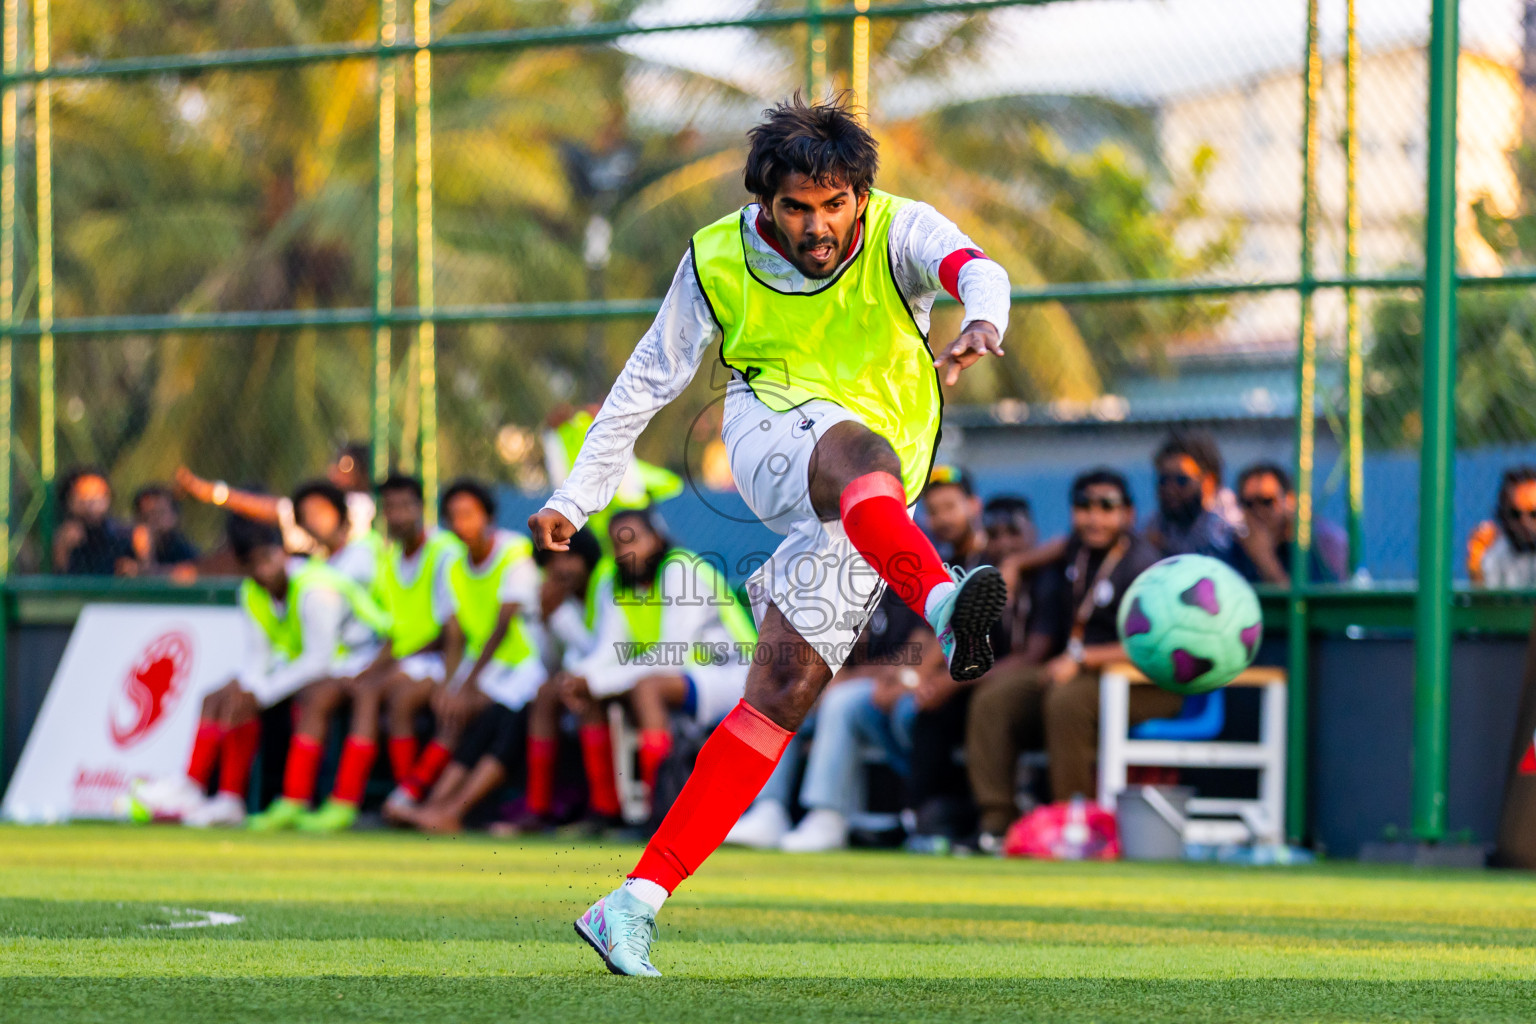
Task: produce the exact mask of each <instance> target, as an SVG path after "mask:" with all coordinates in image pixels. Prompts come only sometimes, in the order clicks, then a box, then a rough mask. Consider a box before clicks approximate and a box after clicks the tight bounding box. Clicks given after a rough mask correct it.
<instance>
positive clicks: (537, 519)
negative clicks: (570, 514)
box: [528, 508, 576, 551]
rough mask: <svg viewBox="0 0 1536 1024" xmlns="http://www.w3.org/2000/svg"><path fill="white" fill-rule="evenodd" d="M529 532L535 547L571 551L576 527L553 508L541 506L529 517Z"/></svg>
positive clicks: (546, 549)
mask: <svg viewBox="0 0 1536 1024" xmlns="http://www.w3.org/2000/svg"><path fill="white" fill-rule="evenodd" d="M528 532H529V533H530V534H531V535H532V536H533V543H534V546H535V547H539V548H542V549H544V550H545V551H569V550H570V549H571V538H572V537H574V536H576V527H575V526H573V525H572V524H571V521H570V520H569V519H567V518H565V516H563V515H561V514H560V513H559V512H556V511H555V510H554V509H552V508H541V509H539V510H538V511H537V512H535V513H534V514H533V515H531V516H529V517H528Z"/></svg>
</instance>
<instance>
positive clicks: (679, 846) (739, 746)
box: [629, 700, 794, 892]
mask: <svg viewBox="0 0 1536 1024" xmlns="http://www.w3.org/2000/svg"><path fill="white" fill-rule="evenodd" d="M793 735H794V733H791V732H789V731H788V730H787V729H783V728H781V727H779V726H778V725H776V724H774V723H773V722H772V721H770V720H769V719H768V718H767V717H766V716H765V715H764V714H763V713H762V712H761V711H758V710H757V709H756V708H754V707H753V706H752V705H750V704H748V703H747V702H746V701H744V700H743V701H741V702H740V703H738V704H737V705H736V707H735V709H734V710H733V711H732V712H731V713H730V714H728V715H726V716H725V720H724V721H722V722H721V723H720V725H719V727H718V728H716V729H715V731H714V732H713V733H711V734H710V737H709V739H708V740H706V741H705V743H704V747H703V749H701V750H700V751H699V760H698V763H697V764H695V765H694V769H693V774H692V775H690V776H689V777H688V781H687V782H686V783H685V784H684V785H683V791H682V792H681V793H679V794H678V797H677V802H676V803H675V804H673V805H672V809H671V810H670V811H668V812H667V816H666V817H665V818H663V819H662V821H661V827H660V828H658V829H657V830H656V834H655V835H654V836H652V837H651V841H650V843H648V844H647V845H646V847H645V853H643V854H641V855H640V863H639V864H636V865H635V870H633V871H631V872H630V873H629V877H631V878H644V879H648V880H650V881H652V882H655V883H656V884H657V885H659V886H661V887H662V888H663V889H665V890H667V892H672V891H673V890H674V889H676V888H677V887H678V885H680V884H681V883H682V881H683V879H685V878H687V877H688V876H689V875H691V874H693V873H694V872H695V871H696V870H698V867H699V865H700V864H702V863H704V860H705V858H706V857H708V856H709V855H710V854H712V853H714V852H715V850H716V848H718V847H719V845H720V844H721V843H723V842H724V841H725V834H726V833H727V832H729V831H730V830H731V826H733V825H735V824H736V820H737V819H738V818H740V817H741V816H742V814H743V812H745V811H746V809H747V808H748V807H750V806H752V801H753V800H755V799H757V794H758V793H759V792H761V791H762V788H763V786H764V785H766V784H767V782H768V776H770V775H772V774H773V768H774V766H775V765H777V764H778V763H779V758H780V757H782V756H783V755H784V748H785V747H786V746H788V745H789V738H790V737H791V736H793Z"/></svg>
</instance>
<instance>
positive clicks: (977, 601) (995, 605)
mask: <svg viewBox="0 0 1536 1024" xmlns="http://www.w3.org/2000/svg"><path fill="white" fill-rule="evenodd" d="M1007 600H1008V587H1007V586H1006V585H1005V584H1004V583H1003V574H1002V573H1000V572H998V571H997V570H996V569H995V568H993V567H992V566H990V565H978V566H977V567H976V568H974V569H972V570H971V571H970V572H966V573H960V574H959V575H958V576H956V577H955V589H954V590H952V591H950V592H949V594H947V595H946V596H945V597H944V599H943V600H942V601H940V602H939V606H938V607H937V608H935V609H934V610H933V618H932V619H931V620H930V621H929V625H931V626H933V632H934V634H935V635H937V636H938V638H939V647H940V649H942V650H943V651H944V660H945V661H946V662H948V663H949V674H950V675H951V676H952V677H954V678H955V679H956V680H959V681H960V682H965V681H967V680H970V679H976V678H978V677H979V676H982V675H984V674H986V672H987V670H988V669H990V668H991V667H992V637H991V633H992V627H993V626H994V625H996V624H997V618H998V616H999V615H1000V614H1002V611H1003V604H1004V602H1006V601H1007Z"/></svg>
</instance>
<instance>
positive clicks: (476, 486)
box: [438, 476, 496, 520]
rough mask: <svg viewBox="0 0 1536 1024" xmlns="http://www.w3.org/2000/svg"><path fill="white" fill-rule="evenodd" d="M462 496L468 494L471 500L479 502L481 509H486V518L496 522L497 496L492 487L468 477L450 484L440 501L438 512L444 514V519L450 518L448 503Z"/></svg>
mask: <svg viewBox="0 0 1536 1024" xmlns="http://www.w3.org/2000/svg"><path fill="white" fill-rule="evenodd" d="M460 494H467V495H469V496H470V497H471V498H474V499H475V500H476V501H477V502H479V503H480V507H481V508H483V509H485V515H486V518H488V519H491V520H495V518H496V495H494V494H492V493H491V489H490V487H488V486H487V485H486V484H484V483H482V482H480V481H479V480H476V479H474V478H473V477H467V476H461V477H459V478H458V479H457V480H455V481H454V482H453V483H451V484H449V485H448V488H447V489H446V490H445V491H443V496H442V498H441V499H440V500H439V501H438V511H439V512H440V513H441V514H442V517H443V518H444V519H447V518H448V502H450V501H452V500H453V499H454V498H456V497H458V496H459V495H460Z"/></svg>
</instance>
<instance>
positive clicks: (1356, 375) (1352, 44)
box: [1344, 0, 1365, 576]
mask: <svg viewBox="0 0 1536 1024" xmlns="http://www.w3.org/2000/svg"><path fill="white" fill-rule="evenodd" d="M1344 19H1345V20H1344V278H1345V280H1350V279H1352V278H1353V277H1354V276H1355V274H1356V273H1357V272H1358V271H1359V269H1360V190H1359V180H1358V171H1359V162H1360V124H1359V118H1358V110H1357V107H1358V105H1357V102H1356V101H1357V99H1358V92H1357V89H1356V86H1357V85H1358V84H1359V83H1358V82H1357V81H1356V76H1357V75H1358V73H1359V69H1360V37H1359V33H1358V32H1357V30H1356V22H1355V0H1348V2H1347V3H1346V4H1345V15H1344ZM1364 380H1365V358H1364V354H1363V352H1362V349H1361V336H1360V295H1359V293H1358V292H1356V291H1355V289H1354V288H1352V287H1350V286H1348V285H1346V286H1345V287H1344V394H1345V405H1346V406H1347V410H1348V418H1347V421H1346V433H1345V439H1344V467H1345V469H1346V471H1347V476H1348V479H1347V481H1346V488H1347V490H1346V494H1347V497H1348V501H1349V508H1348V512H1347V514H1346V525H1347V529H1348V531H1349V572H1350V575H1351V576H1353V575H1354V574H1355V573H1356V572H1357V571H1358V570H1359V568H1360V565H1361V562H1362V561H1363V560H1364V558H1365V529H1364V520H1365V392H1364V389H1363V387H1362V384H1363V382H1364Z"/></svg>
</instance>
